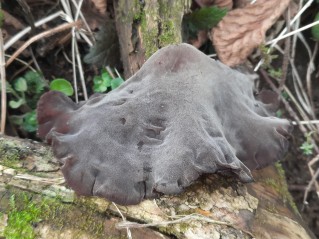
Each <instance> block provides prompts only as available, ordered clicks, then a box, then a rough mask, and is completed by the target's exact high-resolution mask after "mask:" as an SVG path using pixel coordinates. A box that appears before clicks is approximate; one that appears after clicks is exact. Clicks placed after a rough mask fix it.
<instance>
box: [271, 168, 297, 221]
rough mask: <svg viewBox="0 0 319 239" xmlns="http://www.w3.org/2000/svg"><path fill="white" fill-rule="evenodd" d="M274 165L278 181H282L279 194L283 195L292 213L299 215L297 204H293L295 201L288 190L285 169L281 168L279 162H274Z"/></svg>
mask: <svg viewBox="0 0 319 239" xmlns="http://www.w3.org/2000/svg"><path fill="white" fill-rule="evenodd" d="M275 167H276V169H277V172H278V174H279V177H280V182H282V185H281V194H282V195H283V198H284V199H285V201H286V202H288V204H289V206H290V207H291V208H292V209H293V211H294V213H295V214H297V215H299V211H298V208H297V206H296V204H295V202H294V200H293V198H292V196H291V194H290V193H289V190H288V185H287V181H286V175H285V170H284V169H283V168H282V165H281V164H280V163H276V164H275Z"/></svg>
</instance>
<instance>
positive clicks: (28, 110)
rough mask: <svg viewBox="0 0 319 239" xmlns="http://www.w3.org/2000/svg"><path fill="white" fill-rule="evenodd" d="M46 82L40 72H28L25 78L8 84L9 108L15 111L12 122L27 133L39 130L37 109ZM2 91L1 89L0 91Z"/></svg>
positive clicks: (22, 77) (19, 78)
mask: <svg viewBox="0 0 319 239" xmlns="http://www.w3.org/2000/svg"><path fill="white" fill-rule="evenodd" d="M45 85H46V83H45V81H44V79H43V77H42V75H41V74H40V73H38V72H34V71H28V72H26V73H25V74H24V75H23V76H21V77H18V78H17V79H15V80H13V81H12V83H9V82H7V83H6V91H7V93H8V96H9V102H8V105H9V108H11V109H12V110H13V112H14V113H13V114H12V115H11V116H10V118H9V119H10V121H11V123H13V124H14V125H17V126H19V127H20V128H21V129H22V130H24V131H26V132H35V131H36V129H37V122H36V113H35V108H36V105H37V102H38V100H39V98H40V96H41V95H42V94H43V92H44V88H45ZM0 90H1V89H0Z"/></svg>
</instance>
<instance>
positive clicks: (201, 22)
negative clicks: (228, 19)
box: [186, 6, 227, 30]
mask: <svg viewBox="0 0 319 239" xmlns="http://www.w3.org/2000/svg"><path fill="white" fill-rule="evenodd" d="M226 13H227V9H225V8H219V7H215V6H213V7H203V8H200V9H198V10H195V11H194V12H192V13H191V14H190V15H188V16H187V18H186V19H187V20H188V22H189V26H190V27H191V30H204V29H210V28H212V27H214V26H216V25H217V23H218V22H219V21H220V20H222V18H223V17H224V16H225V15H226Z"/></svg>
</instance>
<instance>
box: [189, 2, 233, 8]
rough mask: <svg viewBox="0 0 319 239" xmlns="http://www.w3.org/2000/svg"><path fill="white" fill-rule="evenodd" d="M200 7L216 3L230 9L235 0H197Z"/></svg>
mask: <svg viewBox="0 0 319 239" xmlns="http://www.w3.org/2000/svg"><path fill="white" fill-rule="evenodd" d="M195 1H196V2H197V4H198V5H199V6H200V7H210V6H212V5H215V6H217V7H221V8H227V9H228V10H230V9H232V7H233V0H195Z"/></svg>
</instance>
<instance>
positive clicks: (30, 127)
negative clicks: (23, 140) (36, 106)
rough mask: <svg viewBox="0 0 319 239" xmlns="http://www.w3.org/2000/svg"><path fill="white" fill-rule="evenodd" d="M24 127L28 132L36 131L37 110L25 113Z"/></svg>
mask: <svg viewBox="0 0 319 239" xmlns="http://www.w3.org/2000/svg"><path fill="white" fill-rule="evenodd" d="M22 128H23V129H24V130H25V131H27V132H35V131H36V130H37V128H38V122H37V116H36V113H35V110H33V111H31V112H28V113H26V114H25V115H24V117H23V123H22Z"/></svg>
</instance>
